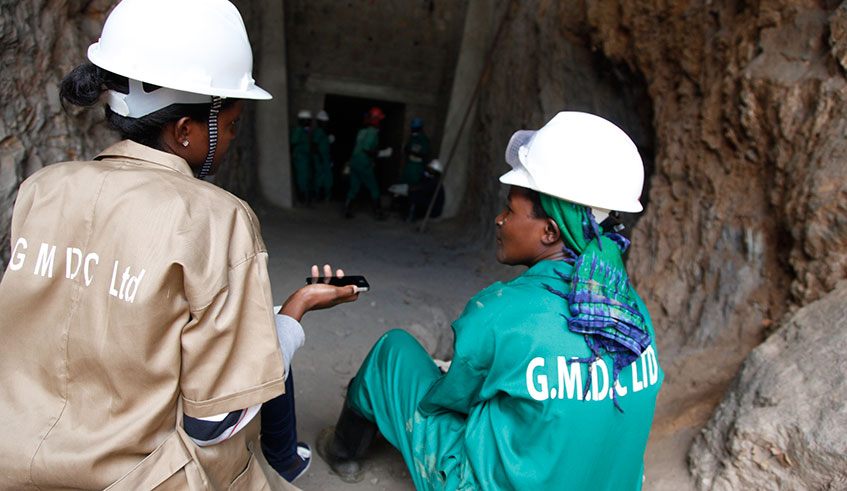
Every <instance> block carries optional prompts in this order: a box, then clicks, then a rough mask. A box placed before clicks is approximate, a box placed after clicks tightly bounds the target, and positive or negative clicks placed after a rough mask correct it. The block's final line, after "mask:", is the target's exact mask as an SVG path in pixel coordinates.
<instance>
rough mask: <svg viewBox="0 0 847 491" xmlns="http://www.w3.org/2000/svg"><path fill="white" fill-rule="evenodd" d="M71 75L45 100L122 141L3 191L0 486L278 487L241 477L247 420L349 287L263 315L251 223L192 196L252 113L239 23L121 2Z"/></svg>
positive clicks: (199, 5) (265, 288) (248, 449)
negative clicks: (83, 109)
mask: <svg viewBox="0 0 847 491" xmlns="http://www.w3.org/2000/svg"><path fill="white" fill-rule="evenodd" d="M88 58H89V60H90V61H91V63H92V64H86V65H81V66H79V67H77V68H76V69H75V70H74V71H73V72H72V73H70V74H69V75H68V76H67V77H65V79H64V80H63V82H62V88H61V94H62V97H63V98H64V99H65V100H67V101H69V102H71V103H74V104H78V105H83V106H90V105H93V104H95V103H97V102H98V101H105V102H106V103H107V109H106V119H107V121H108V123H109V124H110V125H111V126H112V127H113V128H114V129H116V130H117V131H118V132H119V133H120V134H121V136H122V138H123V141H121V142H119V143H116V144H114V145H112V146H110V147H109V148H107V149H106V150H104V151H103V152H102V153H100V154H99V155H98V156H96V157H95V158H94V159H93V160H92V161H89V162H64V163H59V164H55V165H51V166H48V167H45V168H43V169H41V170H39V171H38V172H35V173H34V174H33V175H32V176H30V177H29V178H28V179H27V180H26V181H24V183H23V184H22V185H21V186H20V189H19V191H18V195H17V201H16V204H15V208H14V211H13V216H12V227H11V235H12V256H11V260H10V262H9V265H8V268H7V270H6V272H5V275H4V276H3V279H2V282H0V334H2V337H3V343H0V417H2V419H3V421H4V423H5V425H4V426H5V435H4V438H3V439H2V440H0V454H2V455H3V458H2V459H0V488H2V489H44V490H47V489H70V488H73V489H104V488H107V487H108V488H109V489H133V490H135V489H153V488H156V489H188V490H194V489H228V488H230V489H236V488H237V489H266V488H267V487H268V484H269V482H274V483H275V486H279V487H285V486H286V483H285V481H284V480H283V479H282V477H280V476H279V475H269V476H268V477H266V476H265V475H264V473H263V471H262V470H261V467H260V466H259V465H258V463H257V462H255V459H256V458H260V457H261V456H262V451H261V448H262V447H265V445H264V443H265V442H264V437H263V441H262V445H261V446H260V444H259V441H258V440H256V436H257V433H258V428H259V418H255V416H256V414H257V413H258V412H259V410H260V407H261V405H262V404H263V403H264V402H265V401H268V400H272V399H278V396H280V395H281V394H282V393H283V391H284V390H285V387H286V385H290V384H289V382H290V381H291V380H292V379H291V377H290V376H288V365H289V363H290V359H291V356H292V355H293V353H294V351H296V349H297V348H298V347H299V346H300V345H302V343H303V338H304V335H303V330H302V327H301V326H300V323H299V321H300V319H301V318H302V316H303V315H304V314H305V312H307V311H309V310H311V309H314V308H322V307H329V306H332V305H335V304H337V303H340V302H346V301H351V300H354V299H355V298H356V289H355V288H354V287H344V288H339V287H333V286H330V285H326V284H321V285H310V286H307V287H305V288H302V289H300V290H298V291H297V292H295V293H294V294H293V295H291V296H290V297H289V298H288V300H287V301H286V302H285V304H284V305H283V307H282V308H281V312H280V314H281V315H275V313H274V306H273V297H272V295H271V289H270V280H269V278H268V271H267V262H268V255H267V250H266V249H265V246H264V243H263V241H262V238H261V236H260V235H259V232H258V230H259V226H258V222H257V219H256V215H255V214H254V213H253V211H252V210H251V209H250V207H249V206H248V205H247V203H245V202H244V201H242V200H240V199H238V198H236V197H235V196H233V195H231V194H229V193H228V192H226V191H224V190H222V189H220V188H218V187H216V186H214V185H213V184H211V183H209V182H206V181H204V180H202V179H198V177H204V176H206V175H211V174H213V173H214V172H215V171H216V170H217V168H218V166H220V164H221V162H222V161H223V156H224V154H225V152H226V151H227V148H228V147H229V146H230V144H231V142H232V141H233V139H234V138H235V136H236V133H237V123H238V119H239V116H240V113H241V108H242V100H245V99H270V97H271V95H270V94H269V93H267V92H266V91H264V90H263V89H261V88H259V87H258V86H257V85H256V84H255V83H254V81H253V78H252V75H251V72H252V55H251V48H250V44H249V41H248V38H247V33H246V31H245V29H244V24H243V22H242V19H241V16H240V14H239V12H238V10H236V8H235V7H234V6H233V5H232V4H231V3H230V2H228V1H227V0H180V1H179V2H172V1H169V0H123V1H122V2H121V3H119V4H118V5H117V6H116V7H115V8H114V10H113V11H112V12H111V13H110V14H109V17H108V18H107V20H106V23H105V25H104V27H103V32H102V35H101V37H100V39H99V41H98V42H97V43H94V44H93V45H91V47H90V48H89V50H88ZM316 270H317V268H316V267H313V273H314V274H317V271H316ZM324 273H325V274H326V275H329V274H331V270H330V268H329V266H328V265H327V266H325V271H324ZM338 273H342V274H343V272H341V271H340V270H339V271H338V272H337V273H336V274H338ZM286 377H287V380H288V381H289V382H287V381H286ZM265 416H268V417H271V416H272V415H265V414H263V418H262V419H263V420H264V419H265ZM294 450H295V452H296V450H297V449H296V448H295V449H294ZM269 457H270V456H269ZM277 464H278V465H277V468H278V470H279V471H280V472H281V473H284V472H285V471H289V467H290V466H293V471H294V472H295V474H296V472H301V471H302V470H303V469H304V468H305V466H306V465H308V461H307V460H306V459H305V458H302V456H300V454H297V456H296V458H293V459H291V460H289V461H286V462H278V463H277ZM279 464H284V465H285V467H282V468H280V466H279ZM292 476H295V475H294V474H287V475H284V476H283V477H288V478H291V477H292ZM295 477H296V476H295ZM269 480H270V481H269Z"/></svg>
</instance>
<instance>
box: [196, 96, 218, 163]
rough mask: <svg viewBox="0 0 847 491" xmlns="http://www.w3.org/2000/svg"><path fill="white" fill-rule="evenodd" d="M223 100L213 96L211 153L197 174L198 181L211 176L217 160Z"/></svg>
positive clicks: (211, 108) (210, 133)
mask: <svg viewBox="0 0 847 491" xmlns="http://www.w3.org/2000/svg"><path fill="white" fill-rule="evenodd" d="M222 105H223V98H222V97H218V96H212V106H211V107H210V108H209V153H208V154H206V161H205V162H203V167H201V168H200V170H199V171H198V172H197V179H203V178H204V177H206V176H207V175H209V171H210V170H211V169H212V161H213V160H215V149H217V147H218V114H219V113H220V112H221V106H222Z"/></svg>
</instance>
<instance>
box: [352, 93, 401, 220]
mask: <svg viewBox="0 0 847 491" xmlns="http://www.w3.org/2000/svg"><path fill="white" fill-rule="evenodd" d="M384 118H385V114H383V112H382V109H380V108H378V107H372V108H371V109H370V110H369V111H368V112H367V114H366V115H365V120H364V125H365V126H364V128H362V129H360V130H359V132H358V133H357V134H356V144H355V146H354V147H353V153H352V154H351V155H350V187H349V188H348V190H347V198H346V200H345V201H344V216H345V217H347V218H350V217H352V216H353V212H352V206H353V200H354V199H356V196H358V194H359V189H360V188H361V186H364V187H365V188H366V189H367V190H368V193H370V196H371V203H372V206H373V210H374V213H375V214H376V215H377V217H381V216H382V215H381V213H382V212H381V210H380V207H379V186H378V184H377V182H376V174H375V173H374V166H375V165H376V164H375V161H374V159H375V158H376V157H377V156H384V155H385V153H383V152H384V151H381V150H378V147H379V125H380V124H381V123H382V120H383V119H384ZM385 156H390V152H388V154H387V155H385Z"/></svg>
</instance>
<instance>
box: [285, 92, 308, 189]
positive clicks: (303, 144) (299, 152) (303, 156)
mask: <svg viewBox="0 0 847 491" xmlns="http://www.w3.org/2000/svg"><path fill="white" fill-rule="evenodd" d="M311 131H312V113H311V112H310V111H308V110H306V109H303V110H301V111H298V112H297V124H296V125H295V126H294V129H292V130H291V138H290V141H289V143H290V144H291V165H292V166H293V167H294V182H295V183H297V199H298V201H299V202H300V203H303V204H309V203H310V202H311V193H312V136H311Z"/></svg>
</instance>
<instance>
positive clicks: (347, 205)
mask: <svg viewBox="0 0 847 491" xmlns="http://www.w3.org/2000/svg"><path fill="white" fill-rule="evenodd" d="M344 218H353V200H350V199H348V200H347V201H345V202H344Z"/></svg>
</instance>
